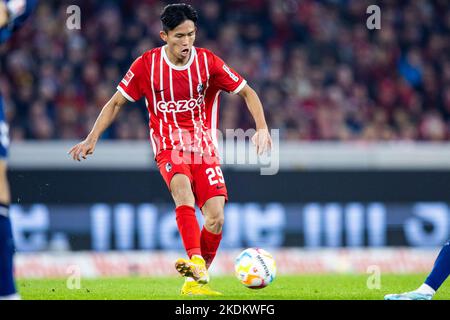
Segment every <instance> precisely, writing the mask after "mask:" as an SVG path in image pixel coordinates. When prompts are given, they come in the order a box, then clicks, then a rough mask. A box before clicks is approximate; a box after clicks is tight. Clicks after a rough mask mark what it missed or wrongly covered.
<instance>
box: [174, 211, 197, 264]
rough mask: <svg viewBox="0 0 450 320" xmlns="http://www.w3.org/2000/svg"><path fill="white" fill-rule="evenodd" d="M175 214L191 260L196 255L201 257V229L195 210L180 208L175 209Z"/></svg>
mask: <svg viewBox="0 0 450 320" xmlns="http://www.w3.org/2000/svg"><path fill="white" fill-rule="evenodd" d="M175 212H176V216H177V225H178V230H179V231H180V235H181V239H182V240H183V245H184V248H185V249H186V253H187V255H188V256H189V258H191V257H192V256H193V255H195V254H197V255H201V250H200V227H199V226H198V221H197V217H196V216H195V209H194V208H193V207H191V206H179V207H177V208H176V209H175Z"/></svg>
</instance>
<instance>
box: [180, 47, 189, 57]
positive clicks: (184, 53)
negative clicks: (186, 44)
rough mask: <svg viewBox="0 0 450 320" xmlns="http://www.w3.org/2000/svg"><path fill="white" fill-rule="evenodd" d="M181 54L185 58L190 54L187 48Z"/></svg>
mask: <svg viewBox="0 0 450 320" xmlns="http://www.w3.org/2000/svg"><path fill="white" fill-rule="evenodd" d="M181 54H182V55H183V56H187V55H188V54H189V49H187V48H186V49H183V50H181Z"/></svg>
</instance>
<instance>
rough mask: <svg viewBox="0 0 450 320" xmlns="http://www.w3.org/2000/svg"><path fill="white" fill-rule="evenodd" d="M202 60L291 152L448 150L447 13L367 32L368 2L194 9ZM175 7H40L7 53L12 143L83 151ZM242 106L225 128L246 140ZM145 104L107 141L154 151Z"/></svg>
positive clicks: (422, 2) (231, 102) (134, 0)
mask: <svg viewBox="0 0 450 320" xmlns="http://www.w3.org/2000/svg"><path fill="white" fill-rule="evenodd" d="M186 2H188V3H191V4H192V5H193V6H194V7H195V8H196V9H197V10H198V13H199V18H200V20H199V23H198V28H199V29H198V32H197V40H196V44H195V45H196V46H198V47H206V48H208V49H210V50H212V51H213V52H214V53H216V54H217V55H218V56H220V57H221V58H222V59H224V60H225V61H226V62H227V64H229V65H230V66H231V67H233V68H234V69H235V70H236V71H238V72H239V73H240V74H242V75H243V76H244V77H245V78H246V79H247V81H248V82H249V84H250V85H251V86H252V87H253V88H254V89H255V90H256V91H257V92H258V93H259V96H260V98H261V100H262V102H263V105H264V108H265V113H266V117H267V121H268V124H269V126H270V128H277V129H280V136H281V138H282V139H285V140H303V141H304V140H306V141H315V140H364V141H372V140H406V141H409V140H425V141H431V140H433V141H439V140H448V139H450V54H449V52H450V6H449V3H448V0H440V1H439V0H436V1H426V0H417V1H401V0H397V1H396V0H385V1H382V4H380V8H381V29H380V30H369V29H368V28H367V26H366V20H367V18H368V17H369V14H367V13H366V9H367V7H368V6H369V5H371V4H372V2H373V1H370V0H342V1H339V0H328V1H312V0H280V1H269V0H245V1H244V0H229V1H211V0H202V1H197V0H196V1H186ZM167 3H169V2H164V1H152V0H150V1H149V0H146V1H145V0H126V1H125V0H124V1H119V0H117V1H92V0H91V1H89V0H82V1H76V4H77V5H78V6H79V7H80V8H81V29H80V30H69V29H68V28H67V27H66V20H67V18H68V17H69V14H68V13H67V12H66V10H67V7H68V6H69V5H71V4H72V3H70V2H68V1H41V3H40V5H39V7H38V9H37V11H36V12H35V14H34V16H33V17H32V18H31V19H30V21H28V23H27V25H26V28H24V29H23V30H22V31H21V32H19V33H18V34H17V35H16V36H14V37H13V38H12V39H11V41H10V42H8V43H7V44H5V45H3V46H1V47H0V57H1V58H0V59H1V60H0V62H1V65H0V67H1V70H0V90H1V92H2V94H3V97H4V98H5V103H6V106H7V107H6V113H7V119H8V121H9V123H10V134H11V137H12V140H13V141H19V140H31V139H37V140H48V139H77V140H78V139H80V138H84V137H85V136H86V134H87V133H88V132H89V130H90V129H91V127H92V125H93V123H94V121H95V119H96V117H97V115H98V113H99V111H100V110H101V108H102V106H103V105H104V104H105V103H106V102H107V101H108V99H109V98H110V97H111V96H112V95H113V94H114V92H115V90H116V86H117V84H118V83H119V82H120V80H121V79H122V77H123V75H124V74H125V73H126V71H127V69H128V67H129V66H130V64H131V63H132V62H133V60H134V59H135V58H136V57H138V56H139V55H141V54H142V53H143V52H145V51H146V50H149V49H151V48H153V47H157V46H161V45H162V44H163V43H162V41H161V40H160V38H159V31H160V29H161V24H160V20H159V16H160V12H161V10H162V8H163V7H164V6H165V5H166V4H167ZM252 127H254V123H253V120H252V118H251V116H250V114H249V112H248V110H247V108H246V106H245V104H244V102H243V100H242V99H241V98H240V97H239V96H233V95H228V94H225V93H223V94H222V104H221V110H220V128H221V129H222V130H225V129H231V128H243V129H248V128H252ZM148 135H149V133H148V128H147V112H146V108H145V105H144V103H143V101H140V102H139V103H135V104H131V103H130V104H127V106H126V107H124V108H123V111H122V112H121V113H120V115H119V117H118V119H117V121H116V122H115V124H114V125H113V126H112V127H111V128H110V130H108V131H107V132H106V134H105V136H104V137H105V138H108V139H148Z"/></svg>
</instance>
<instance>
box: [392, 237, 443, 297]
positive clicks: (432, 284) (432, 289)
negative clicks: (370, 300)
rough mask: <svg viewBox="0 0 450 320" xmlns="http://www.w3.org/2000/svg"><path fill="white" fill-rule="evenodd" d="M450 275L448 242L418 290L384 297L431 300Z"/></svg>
mask: <svg viewBox="0 0 450 320" xmlns="http://www.w3.org/2000/svg"><path fill="white" fill-rule="evenodd" d="M449 274H450V241H449V242H447V243H446V244H445V245H444V246H443V247H442V249H441V251H440V252H439V254H438V256H437V258H436V261H435V262H434V266H433V269H432V270H431V273H430V274H429V275H428V277H427V278H426V280H425V282H424V283H423V284H422V285H421V286H420V287H419V288H417V289H416V290H414V291H409V292H404V293H397V294H388V295H386V296H385V297H384V299H385V300H431V299H432V298H433V296H434V294H435V293H436V291H437V290H438V289H439V287H440V286H441V285H442V283H444V281H445V279H447V277H448V276H449Z"/></svg>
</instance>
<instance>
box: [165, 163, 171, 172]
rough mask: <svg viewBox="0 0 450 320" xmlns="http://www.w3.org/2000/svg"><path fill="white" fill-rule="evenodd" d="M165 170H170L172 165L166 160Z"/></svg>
mask: <svg viewBox="0 0 450 320" xmlns="http://www.w3.org/2000/svg"><path fill="white" fill-rule="evenodd" d="M166 171H167V172H170V171H172V165H171V164H170V162H167V163H166Z"/></svg>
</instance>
